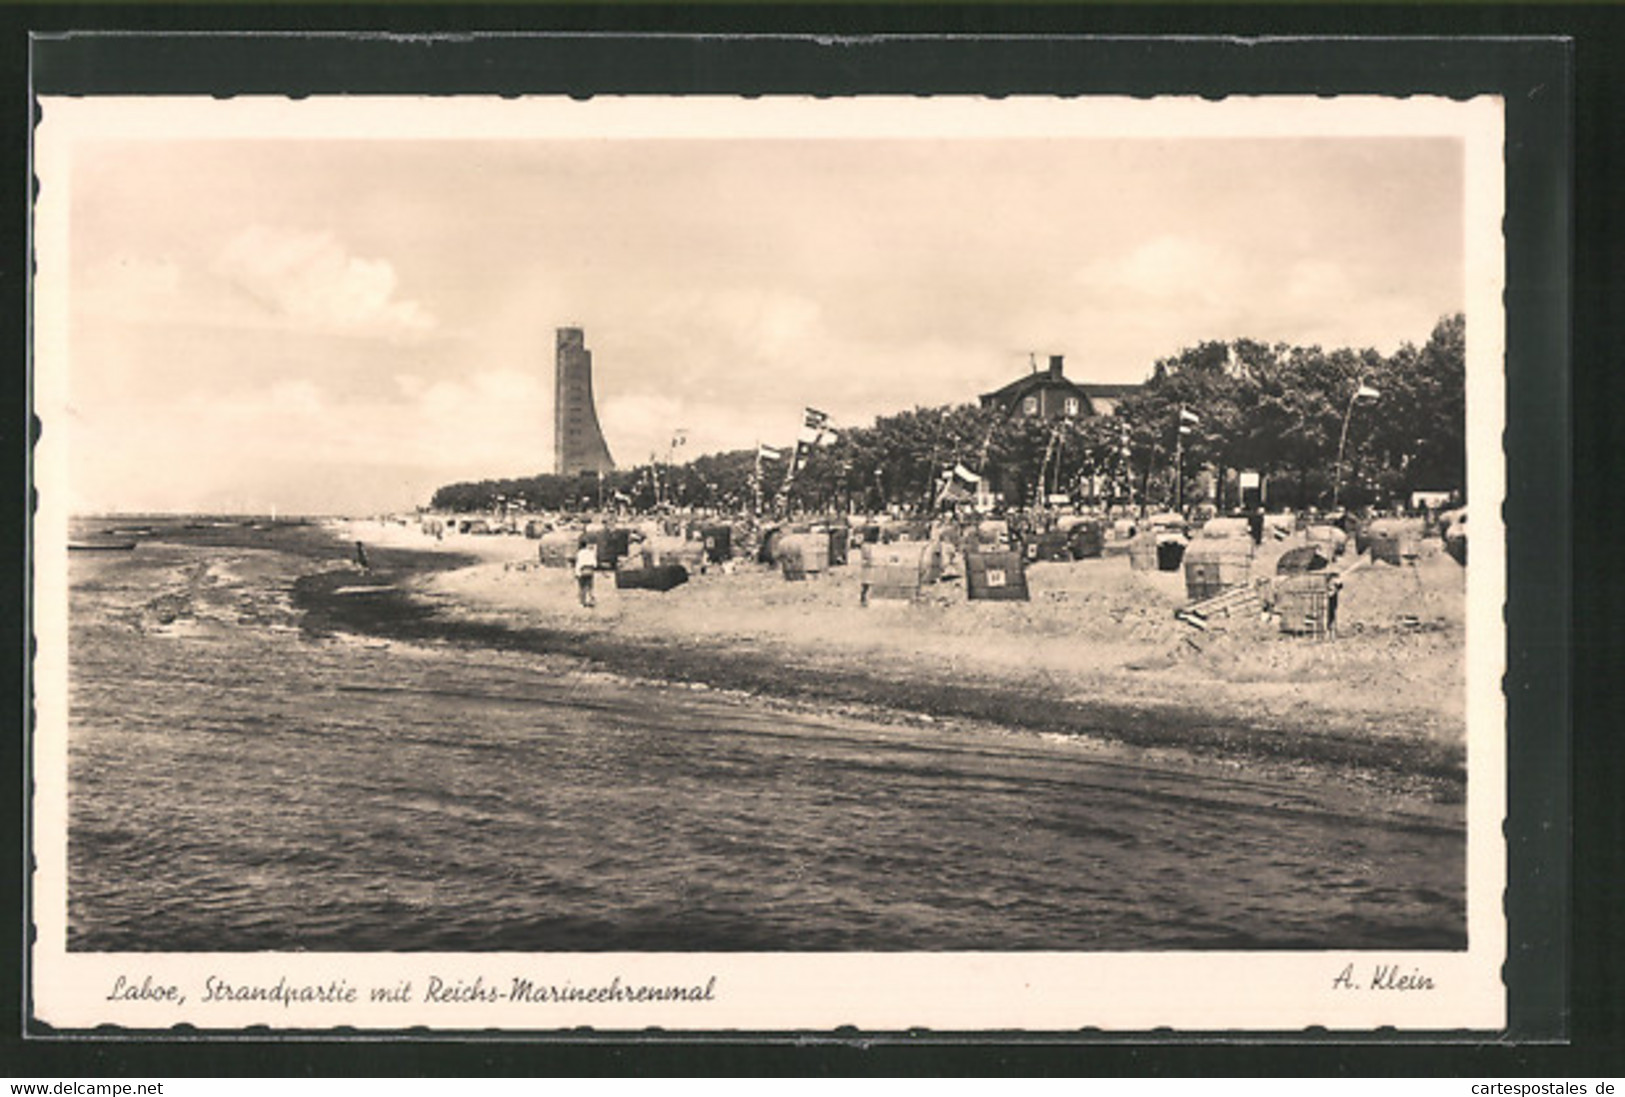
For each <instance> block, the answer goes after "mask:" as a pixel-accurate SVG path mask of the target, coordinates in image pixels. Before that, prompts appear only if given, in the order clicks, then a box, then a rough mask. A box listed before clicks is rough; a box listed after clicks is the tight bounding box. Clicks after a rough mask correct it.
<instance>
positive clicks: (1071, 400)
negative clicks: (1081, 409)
mask: <svg viewBox="0 0 1625 1097" xmlns="http://www.w3.org/2000/svg"><path fill="white" fill-rule="evenodd" d="M1066 414H1067V417H1068V418H1074V417H1076V416H1077V414H1078V398H1077V397H1076V396H1068V397H1067V398H1066Z"/></svg>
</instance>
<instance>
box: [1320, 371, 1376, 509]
mask: <svg viewBox="0 0 1625 1097" xmlns="http://www.w3.org/2000/svg"><path fill="white" fill-rule="evenodd" d="M1381 396H1382V393H1380V392H1378V391H1377V390H1376V389H1374V388H1372V387H1371V386H1370V385H1368V384H1366V383H1365V381H1364V380H1363V379H1362V380H1359V381H1356V382H1355V385H1354V395H1352V396H1350V397H1349V406H1348V408H1347V409H1346V410H1345V411H1344V412H1343V431H1342V433H1341V434H1339V435H1338V436H1337V474H1336V476H1335V477H1333V479H1332V509H1333V510H1334V511H1335V510H1336V509H1337V500H1338V497H1339V496H1340V495H1341V494H1342V490H1343V448H1344V447H1345V446H1346V445H1347V444H1348V440H1349V420H1350V419H1351V418H1353V417H1354V405H1355V404H1357V403H1359V402H1360V401H1361V400H1366V401H1371V400H1376V399H1378V398H1379V397H1381Z"/></svg>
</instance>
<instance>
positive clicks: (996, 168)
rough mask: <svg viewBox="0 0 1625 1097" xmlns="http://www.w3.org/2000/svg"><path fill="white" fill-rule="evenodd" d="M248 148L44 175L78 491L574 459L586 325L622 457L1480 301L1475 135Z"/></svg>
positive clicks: (1418, 334)
mask: <svg viewBox="0 0 1625 1097" xmlns="http://www.w3.org/2000/svg"><path fill="white" fill-rule="evenodd" d="M303 106H304V107H305V108H307V109H310V110H320V109H321V107H320V104H319V103H308V104H304V105H303ZM228 108H229V104H228V105H224V106H221V107H219V108H218V109H220V110H226V109H228ZM46 113H47V126H48V124H49V120H50V117H51V115H50V107H49V105H48V106H47V109H46ZM220 133H221V130H220V128H219V127H218V126H217V127H215V128H213V129H211V130H209V131H208V132H207V133H206V134H205V135H203V136H188V135H186V134H184V133H182V134H179V135H177V134H175V133H173V132H170V131H168V130H163V129H160V130H158V131H157V132H156V133H155V135H151V136H149V135H147V134H145V133H143V132H139V131H137V132H134V133H133V135H126V134H122V133H120V132H106V133H96V134H94V135H92V136H89V137H81V138H79V139H76V140H74V141H73V142H71V144H69V145H68V146H66V149H67V151H66V154H65V155H63V156H62V157H61V158H60V159H58V160H52V161H51V163H53V164H60V165H63V166H62V167H59V168H58V169H57V171H58V175H57V176H56V177H53V175H52V174H50V173H49V172H47V173H44V174H42V188H44V191H45V192H47V193H48V194H49V195H50V196H51V197H53V198H55V199H57V200H58V202H59V203H60V205H59V206H58V207H57V208H58V209H60V210H62V211H64V212H65V216H66V233H65V235H64V236H63V237H61V238H62V239H64V240H65V241H66V243H65V250H66V254H65V255H57V254H53V253H50V252H49V250H47V251H46V252H45V253H44V254H42V257H41V264H42V267H41V269H42V271H49V272H61V273H65V276H66V280H65V283H64V284H65V286H66V292H65V301H66V305H65V311H64V317H63V322H62V327H63V330H64V332H65V335H66V338H65V344H66V349H65V351H64V352H63V353H62V354H61V355H60V356H57V357H49V356H47V357H44V358H42V359H41V360H40V362H39V363H38V365H37V367H36V368H37V369H52V370H62V371H64V372H65V374H66V378H65V383H66V406H65V407H64V408H62V409H60V411H61V414H62V417H63V420H64V422H63V423H62V424H61V425H62V426H63V427H64V428H65V431H66V434H67V438H68V458H67V466H66V467H67V470H68V471H67V475H68V476H69V479H70V481H71V488H72V498H73V502H74V509H76V510H80V511H85V512H92V511H98V512H105V511H113V510H124V511H136V510H173V511H244V512H254V513H265V512H267V511H269V510H271V509H273V508H274V509H275V510H277V511H278V512H279V513H284V514H291V513H351V514H367V513H376V512H380V511H385V510H399V509H409V508H411V507H413V506H415V505H419V504H423V503H426V502H427V501H428V498H429V496H430V495H431V494H432V493H433V491H434V489H435V488H436V487H438V486H440V485H442V484H445V483H449V482H452V481H457V480H466V479H483V478H488V477H489V478H495V477H509V476H525V475H532V474H535V473H539V472H550V471H552V468H551V466H552V455H553V448H552V447H553V442H552V395H553V393H552V386H553V349H554V332H555V329H556V328H558V327H562V326H578V327H581V328H583V329H584V330H585V335H586V342H587V346H588V348H589V349H590V350H591V351H592V352H593V371H594V387H595V390H596V396H597V404H598V412H599V419H600V422H601V423H602V426H603V428H604V433H605V435H606V437H607V440H608V442H609V446H610V451H611V453H612V454H613V456H614V458H615V460H616V461H617V463H618V464H619V465H621V466H623V467H624V466H630V465H633V464H637V463H641V462H644V461H647V460H648V459H649V457H650V455H651V454H652V453H656V452H658V453H660V454H661V455H662V456H664V455H665V453H666V450H667V445H668V443H669V441H670V438H671V436H672V433H673V431H674V430H676V429H677V428H683V429H685V430H686V432H687V438H688V442H687V445H686V447H685V449H684V450H683V451H681V452H680V454H679V456H680V457H690V456H695V455H698V454H700V453H706V452H716V451H722V450H727V449H734V448H741V447H749V446H752V445H754V444H755V442H756V441H758V440H761V441H767V442H775V441H778V442H782V441H786V440H788V439H790V438H792V437H793V436H794V432H795V430H796V427H797V425H798V422H799V417H800V413H801V410H802V408H803V407H804V406H809V405H810V406H814V407H818V408H820V409H822V410H824V411H827V412H829V413H830V414H831V415H832V416H833V418H834V420H835V422H836V423H837V425H850V426H863V425H867V424H868V423H870V422H872V421H873V420H874V418H875V417H876V416H877V415H884V414H891V413H894V412H897V411H901V410H904V409H908V408H912V407H915V406H921V405H924V406H935V405H941V404H951V403H960V402H964V401H972V400H974V399H975V398H976V396H977V395H978V394H980V393H983V392H988V391H991V390H993V389H996V388H998V387H999V386H1001V385H1003V384H1005V383H1006V382H1008V381H1010V380H1012V379H1013V378H1014V377H1016V376H1018V375H1020V374H1021V373H1023V372H1025V371H1026V370H1027V369H1028V361H1029V356H1032V355H1036V356H1037V360H1038V361H1039V362H1044V361H1045V360H1046V359H1047V356H1049V355H1051V354H1062V355H1064V356H1065V361H1066V372H1067V375H1068V376H1069V377H1071V378H1072V379H1074V380H1077V381H1093V382H1133V381H1141V380H1144V379H1145V377H1146V376H1147V375H1148V373H1149V372H1150V369H1151V367H1152V365H1153V363H1154V362H1155V361H1156V360H1157V359H1159V358H1164V357H1168V356H1171V355H1174V354H1177V353H1178V352H1179V351H1180V350H1181V349H1182V348H1184V347H1186V346H1190V345H1193V344H1195V343H1197V342H1201V341H1203V340H1209V339H1231V338H1237V337H1248V338H1253V339H1260V340H1265V341H1269V342H1277V341H1280V342H1287V343H1293V344H1319V345H1321V346H1326V347H1337V346H1354V347H1367V346H1370V347H1375V348H1377V349H1379V350H1381V351H1383V352H1389V351H1392V350H1393V349H1394V348H1396V347H1397V346H1398V345H1399V344H1401V343H1403V342H1412V343H1416V344H1420V343H1422V342H1424V341H1425V340H1426V339H1427V337H1428V334H1429V332H1430V331H1431V330H1432V327H1433V325H1434V323H1435V322H1436V321H1437V320H1438V319H1439V318H1440V317H1441V316H1443V315H1446V314H1449V313H1453V312H1455V311H1458V310H1461V309H1462V308H1463V307H1464V300H1465V296H1466V293H1467V287H1466V285H1465V279H1464V263H1465V259H1464V242H1463V238H1464V230H1463V216H1464V214H1463V210H1464V202H1463V188H1464V171H1465V169H1464V166H1463V165H1464V161H1463V143H1462V141H1461V140H1460V139H1458V138H1454V137H1449V136H1432V135H1419V136H1394V137H1369V136H1324V137H1323V136H1316V135H1313V134H1310V135H1297V136H1263V137H1261V136H1235V137H1226V136H1188V137H1167V136H1148V137H1137V136H1119V135H1113V136H1103V137H1087V136H1086V137H1076V136H1070V135H1068V136H1059V137H1051V136H1012V137H1009V138H1004V137H998V136H992V137H989V136H986V135H981V134H973V135H968V136H963V137H961V136H956V135H953V134H952V133H948V134H945V135H944V134H935V135H930V136H922V137H918V138H894V137H885V138H853V137H849V136H840V135H835V136H826V135H812V136H808V135H805V134H803V135H796V134H792V133H786V134H784V135H779V136H774V137H771V138H762V137H728V138H710V139H690V138H686V137H684V138H650V137H602V138H594V137H592V136H590V135H589V136H570V137H562V138H561V137H557V136H547V135H543V136H537V137H513V136H501V137H491V138H483V137H479V136H469V137H457V138H453V139H448V138H446V137H445V136H444V135H439V136H433V137H401V136H398V135H384V136H378V137H364V136H339V137H331V138H313V137H308V136H297V135H295V136H279V135H271V136H268V135H263V134H259V133H256V132H255V131H254V129H253V128H252V126H250V125H247V124H246V123H245V125H244V127H243V129H242V132H241V134H240V135H236V134H233V133H232V132H231V131H230V130H229V128H228V129H227V131H226V135H225V136H220ZM53 188H56V189H53ZM57 425H58V424H55V423H50V422H48V423H47V426H46V429H47V431H50V430H52V429H54V428H55V427H56V426H57Z"/></svg>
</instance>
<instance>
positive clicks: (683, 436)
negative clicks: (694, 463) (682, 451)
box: [671, 427, 688, 449]
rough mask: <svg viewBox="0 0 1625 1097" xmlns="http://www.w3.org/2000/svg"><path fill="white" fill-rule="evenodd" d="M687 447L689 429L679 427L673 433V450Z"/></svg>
mask: <svg viewBox="0 0 1625 1097" xmlns="http://www.w3.org/2000/svg"><path fill="white" fill-rule="evenodd" d="M686 445H688V428H687V427H678V428H677V429H676V430H674V431H672V432H671V448H672V449H676V448H677V447H678V446H686Z"/></svg>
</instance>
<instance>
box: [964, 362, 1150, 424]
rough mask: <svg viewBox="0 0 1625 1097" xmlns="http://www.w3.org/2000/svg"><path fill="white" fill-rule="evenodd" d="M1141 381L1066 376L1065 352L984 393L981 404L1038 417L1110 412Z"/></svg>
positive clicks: (1012, 413) (1130, 394)
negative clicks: (1095, 380)
mask: <svg viewBox="0 0 1625 1097" xmlns="http://www.w3.org/2000/svg"><path fill="white" fill-rule="evenodd" d="M1141 387H1142V386H1140V385H1091V384H1079V383H1078V382H1076V381H1073V380H1072V379H1070V378H1069V377H1067V376H1066V374H1065V372H1064V363H1063V359H1062V356H1061V355H1059V354H1052V355H1050V357H1049V369H1047V370H1042V371H1040V370H1034V371H1033V372H1031V373H1028V374H1026V375H1024V376H1022V377H1018V378H1016V379H1015V380H1014V381H1011V382H1010V383H1009V384H1008V385H1005V386H1004V387H1003V388H1001V389H996V390H994V391H993V392H987V393H983V394H982V397H981V404H982V406H983V407H984V408H986V407H997V408H1002V409H1003V410H1004V412H1005V414H1006V415H1012V416H1015V415H1023V416H1033V417H1036V418H1039V419H1081V418H1087V417H1089V416H1094V415H1111V414H1113V413H1114V412H1116V410H1117V405H1118V403H1119V402H1120V401H1122V400H1123V399H1124V398H1125V397H1128V396H1132V395H1133V394H1134V393H1137V392H1139V391H1140V389H1141Z"/></svg>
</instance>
